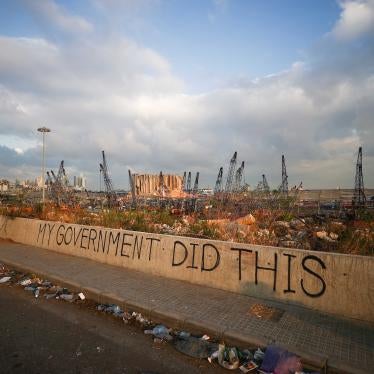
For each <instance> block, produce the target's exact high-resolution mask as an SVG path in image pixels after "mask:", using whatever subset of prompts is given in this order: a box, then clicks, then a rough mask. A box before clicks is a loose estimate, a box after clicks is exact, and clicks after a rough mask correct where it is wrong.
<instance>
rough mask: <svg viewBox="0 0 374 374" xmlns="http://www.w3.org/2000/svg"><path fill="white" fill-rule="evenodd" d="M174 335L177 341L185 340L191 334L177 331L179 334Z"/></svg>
mask: <svg viewBox="0 0 374 374" xmlns="http://www.w3.org/2000/svg"><path fill="white" fill-rule="evenodd" d="M175 335H176V336H177V337H178V338H179V339H187V338H189V337H190V336H191V334H190V333H189V332H186V331H179V332H176V333H175Z"/></svg>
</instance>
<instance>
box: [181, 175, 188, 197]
mask: <svg viewBox="0 0 374 374" xmlns="http://www.w3.org/2000/svg"><path fill="white" fill-rule="evenodd" d="M186 175H187V173H186V172H184V173H183V179H182V191H183V192H186Z"/></svg>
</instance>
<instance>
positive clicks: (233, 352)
mask: <svg viewBox="0 0 374 374" xmlns="http://www.w3.org/2000/svg"><path fill="white" fill-rule="evenodd" d="M218 363H219V364H220V365H221V366H222V367H224V368H225V369H228V370H235V369H237V368H238V367H239V365H240V360H239V356H238V350H237V348H235V347H234V348H227V347H226V346H225V345H224V344H220V345H219V348H218Z"/></svg>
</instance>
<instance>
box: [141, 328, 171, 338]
mask: <svg viewBox="0 0 374 374" xmlns="http://www.w3.org/2000/svg"><path fill="white" fill-rule="evenodd" d="M170 332H171V329H168V328H166V327H165V326H164V325H157V326H155V327H154V328H153V329H152V330H144V334H149V335H153V336H154V337H155V338H158V339H162V340H173V337H172V336H171V335H170Z"/></svg>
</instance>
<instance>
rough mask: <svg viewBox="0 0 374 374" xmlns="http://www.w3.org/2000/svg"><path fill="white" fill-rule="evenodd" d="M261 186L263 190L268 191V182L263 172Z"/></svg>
mask: <svg viewBox="0 0 374 374" xmlns="http://www.w3.org/2000/svg"><path fill="white" fill-rule="evenodd" d="M262 188H263V189H264V192H270V187H269V183H268V181H267V179H266V175H265V174H262Z"/></svg>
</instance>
